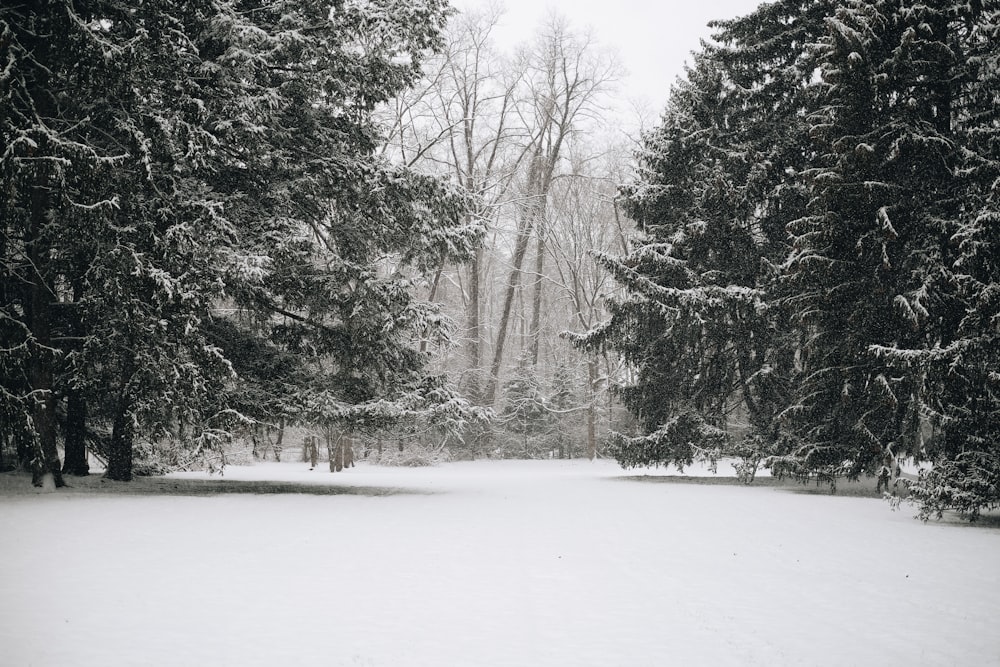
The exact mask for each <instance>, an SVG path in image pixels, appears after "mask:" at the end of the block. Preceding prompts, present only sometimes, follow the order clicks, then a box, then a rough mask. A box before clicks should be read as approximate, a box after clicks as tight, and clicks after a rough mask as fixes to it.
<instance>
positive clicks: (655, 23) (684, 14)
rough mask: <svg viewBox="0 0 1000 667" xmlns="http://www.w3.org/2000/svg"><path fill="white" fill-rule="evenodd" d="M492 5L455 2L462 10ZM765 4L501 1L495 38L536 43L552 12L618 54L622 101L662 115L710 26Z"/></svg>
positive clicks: (726, 0) (737, 0)
mask: <svg viewBox="0 0 1000 667" xmlns="http://www.w3.org/2000/svg"><path fill="white" fill-rule="evenodd" d="M487 2H488V0H451V3H452V5H453V6H454V7H456V8H458V9H459V10H462V9H466V8H473V7H480V6H485V5H486V3H487ZM760 3H761V0H693V1H692V0H659V1H656V0H502V2H501V4H502V6H504V7H505V8H506V14H505V15H504V18H503V19H502V22H501V24H500V26H498V30H497V32H496V36H497V41H498V43H499V45H500V46H501V48H502V49H504V50H507V49H509V48H513V47H514V46H515V45H517V44H519V43H521V42H524V41H527V40H528V39H530V38H531V36H532V35H533V33H534V31H535V30H536V28H537V27H538V26H539V24H540V22H541V20H542V19H543V18H544V17H545V16H546V15H547V13H548V12H549V11H551V10H555V11H556V12H557V13H558V14H561V15H562V16H565V17H566V18H567V19H569V21H570V24H571V25H572V26H573V27H574V28H575V29H579V30H585V29H587V28H592V29H593V34H594V35H595V36H596V38H597V40H598V42H599V43H600V44H602V45H604V46H606V47H609V48H611V49H612V50H614V51H616V52H617V53H618V57H619V59H620V61H621V63H622V65H623V66H624V67H625V69H626V70H627V71H628V75H627V76H626V77H625V79H623V80H622V82H621V95H622V96H623V99H627V100H635V101H638V102H643V103H645V105H647V106H648V107H650V108H651V110H652V111H653V113H654V114H655V115H657V116H658V115H659V112H660V111H661V110H662V108H663V106H664V104H665V103H666V101H667V95H668V94H669V92H670V86H671V85H672V84H673V82H674V80H675V79H676V78H677V77H678V76H679V75H680V74H681V73H682V72H683V67H684V62H685V61H686V60H689V59H690V54H691V51H694V50H696V49H698V47H699V40H701V39H704V38H708V37H709V36H710V34H711V31H710V30H709V28H708V27H707V25H706V24H707V23H708V21H710V20H712V19H720V18H732V17H734V16H742V15H744V14H747V13H749V12H751V11H753V10H754V9H756V8H757V6H758V5H759V4H760Z"/></svg>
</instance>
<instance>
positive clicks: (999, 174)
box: [0, 0, 1000, 518]
mask: <svg viewBox="0 0 1000 667" xmlns="http://www.w3.org/2000/svg"><path fill="white" fill-rule="evenodd" d="M500 16H501V10H500V9H499V8H498V7H496V6H484V7H483V8H482V9H480V10H478V11H468V12H463V13H459V12H456V11H455V10H453V9H452V8H450V7H449V5H448V3H447V2H446V0H322V1H321V0H295V1H277V2H274V1H268V2H265V1H263V0H145V1H144V2H141V3H131V2H123V1H121V0H37V1H36V2H13V3H5V4H4V6H3V7H2V8H0V174H2V176H0V179H2V180H0V183H2V188H3V194H2V197H0V229H2V233H0V234H2V235H0V468H3V469H15V468H16V469H20V470H30V471H31V472H32V478H33V481H34V483H35V484H41V483H42V480H43V479H44V478H46V476H51V479H52V480H53V481H54V484H55V485H56V486H57V487H61V486H63V485H65V484H66V477H67V476H72V475H87V474H88V473H89V471H90V461H91V460H94V459H96V460H98V461H100V462H101V464H102V466H103V467H104V468H105V470H106V472H105V476H106V477H107V478H108V479H110V480H116V481H128V480H131V479H132V477H133V475H136V474H139V473H141V472H147V471H150V470H154V471H155V470H176V469H189V468H192V467H209V468H217V467H221V466H223V465H225V463H226V461H227V455H228V454H229V453H230V452H231V451H232V448H233V447H234V445H235V443H252V446H253V449H254V453H255V454H260V453H263V452H265V451H271V452H272V454H273V455H274V456H279V455H280V452H281V450H282V447H283V446H288V444H289V441H290V440H291V438H292V435H291V434H292V433H295V434H296V436H295V437H300V436H301V434H303V433H305V434H307V435H306V436H305V437H306V438H309V439H310V440H309V441H308V442H309V443H311V446H313V447H316V446H317V443H322V444H323V446H324V448H325V453H326V457H327V458H328V459H329V462H330V469H331V470H340V469H342V468H343V467H345V466H349V465H350V463H351V460H352V459H353V458H354V457H356V456H358V457H360V456H364V455H367V456H370V457H380V456H381V457H388V456H389V454H390V453H395V454H397V455H398V454H402V453H404V452H408V453H410V454H411V455H413V456H416V457H417V458H421V457H422V458H425V459H433V458H435V457H442V456H447V457H450V458H453V459H476V458H548V457H559V458H564V457H566V458H570V457H589V458H594V457H596V456H601V457H604V456H606V457H611V458H614V459H616V460H617V461H618V462H619V463H620V464H621V465H622V466H625V467H640V466H647V465H667V464H670V465H675V466H678V467H684V466H690V465H692V464H694V463H695V462H701V463H704V462H708V463H710V464H714V463H716V462H718V461H720V460H723V459H731V460H735V461H737V462H738V464H737V465H738V470H739V472H740V475H741V477H742V478H743V479H744V480H745V481H747V482H752V481H753V479H754V476H755V475H756V474H757V473H758V472H759V471H761V470H768V471H770V473H771V474H773V475H776V476H787V477H792V478H796V479H801V480H820V481H821V482H825V483H829V484H830V485H831V487H835V485H836V482H837V480H843V479H847V480H854V479H857V478H859V477H862V476H874V477H876V478H877V479H878V487H879V490H886V491H887V492H888V491H891V492H892V493H900V494H904V495H907V496H908V497H909V498H910V499H911V500H913V501H914V502H916V503H917V505H918V507H919V508H920V512H921V514H922V516H924V517H925V518H926V517H930V516H935V515H936V516H941V514H942V513H943V512H945V511H950V510H956V511H958V512H959V513H961V514H962V515H963V516H965V517H967V518H975V517H977V516H978V515H979V514H980V513H981V512H983V511H984V510H990V509H995V508H997V507H1000V47H998V46H997V45H998V44H1000V3H998V2H996V1H995V0H975V1H973V2H967V1H964V2H958V1H957V0H942V1H941V2H938V3H922V2H915V1H913V0H870V1H865V2H862V1H859V0H774V1H771V2H765V3H763V4H761V5H760V7H759V8H758V9H757V10H756V11H754V12H752V13H750V14H748V15H746V16H743V17H740V18H725V17H720V20H719V21H717V22H715V23H713V24H712V26H711V27H712V31H713V37H712V39H711V40H709V41H705V42H703V44H702V47H701V49H700V50H699V51H697V52H696V53H694V54H692V57H691V60H690V61H689V63H688V67H687V69H686V73H685V75H684V76H683V77H681V78H679V79H678V80H677V82H676V83H675V85H674V87H673V88H672V89H671V90H670V91H669V99H668V102H667V104H666V107H665V108H664V109H662V110H657V113H658V114H659V115H658V118H657V119H656V120H655V122H651V123H649V124H648V126H646V127H643V128H641V129H640V130H637V131H635V132H631V131H627V132H622V131H615V130H616V128H620V127H622V126H625V125H628V122H629V121H627V120H626V119H624V118H621V117H618V114H620V113H621V111H620V108H619V107H618V106H616V105H615V104H613V103H612V100H613V99H614V95H615V84H616V81H617V79H618V78H619V77H620V76H621V68H620V65H619V64H618V62H617V61H616V59H615V56H614V54H613V53H612V52H609V51H607V50H605V49H603V48H602V47H601V45H600V44H599V42H597V41H596V40H595V39H594V38H593V37H592V35H591V34H589V33H587V32H586V31H583V30H581V29H580V28H578V27H577V26H574V25H573V24H572V22H571V21H569V20H568V19H566V18H562V17H559V16H556V15H552V16H551V17H550V19H549V20H547V21H546V22H544V23H543V24H542V25H540V26H538V29H537V31H536V33H535V37H534V38H533V39H532V40H531V41H530V42H528V43H526V44H524V45H523V46H522V47H520V48H519V49H517V50H516V51H515V52H505V51H503V50H501V49H500V48H499V47H498V46H497V44H496V42H495V40H494V30H495V28H496V26H497V24H498V21H499V20H500ZM907 461H909V462H915V463H917V464H920V466H921V470H920V474H919V476H916V477H914V478H913V479H903V478H900V476H899V470H900V464H901V462H907Z"/></svg>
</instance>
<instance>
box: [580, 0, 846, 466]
mask: <svg viewBox="0 0 1000 667" xmlns="http://www.w3.org/2000/svg"><path fill="white" fill-rule="evenodd" d="M826 5H828V3H803V2H780V3H773V4H770V5H763V6H762V7H761V9H760V10H758V11H757V12H755V13H754V14H752V15H750V16H747V17H744V18H742V19H736V20H733V21H727V22H719V23H717V24H716V27H717V28H718V29H719V32H718V34H717V36H716V39H717V40H718V44H717V45H711V46H706V47H705V48H704V49H703V52H702V53H701V54H698V55H697V56H696V60H695V66H694V67H693V68H691V69H690V70H689V71H688V75H687V79H686V80H683V81H681V82H679V83H678V85H677V87H675V89H674V90H673V92H672V95H671V98H670V102H669V103H668V107H667V111H666V113H665V115H664V117H663V122H662V125H661V126H660V127H659V128H657V129H656V130H655V131H654V132H652V133H650V134H649V135H647V136H646V137H645V140H644V145H643V149H642V151H641V152H640V153H639V156H638V157H639V160H640V171H639V174H638V179H637V182H636V183H634V184H632V185H629V186H627V187H626V188H624V189H623V195H624V204H625V209H626V211H627V212H628V213H629V214H630V215H631V216H632V217H633V218H635V219H636V220H637V222H638V223H639V226H640V228H641V229H642V230H643V231H644V232H645V234H646V238H645V240H644V241H643V242H641V243H640V244H639V246H638V248H637V249H636V250H635V251H633V252H632V253H631V255H629V256H627V257H625V258H620V259H619V258H610V257H605V258H604V261H605V262H606V263H607V265H608V266H609V268H610V269H611V270H612V272H613V273H614V274H615V277H616V279H617V280H618V281H619V282H620V283H621V284H622V285H623V286H624V287H625V289H626V290H627V292H628V294H629V296H628V298H626V299H625V300H612V301H611V302H610V309H611V312H612V317H611V319H610V321H609V322H608V323H607V324H605V325H603V326H602V327H599V328H598V329H596V330H595V331H593V332H591V334H590V335H589V336H588V337H586V338H584V339H581V340H579V341H578V342H580V343H582V344H584V345H588V346H595V345H608V346H611V347H613V348H615V349H618V350H619V351H621V352H622V354H623V355H624V357H625V359H626V360H627V361H628V362H629V363H630V364H632V365H633V366H634V367H635V368H636V371H637V373H636V377H637V382H636V383H635V384H633V385H631V386H628V387H623V388H621V389H620V392H621V395H622V398H623V401H624V403H625V405H626V406H627V407H628V408H629V409H630V410H631V411H632V412H634V413H635V414H636V415H637V416H638V417H639V418H640V422H641V425H642V428H643V429H644V430H645V432H646V433H647V435H644V436H640V437H635V438H625V437H623V436H616V438H617V447H616V456H617V457H618V459H619V461H621V462H622V463H625V464H628V465H642V464H650V463H674V464H677V465H686V464H689V463H690V462H691V461H692V460H693V459H695V458H708V459H714V458H716V457H718V456H720V455H721V454H722V453H724V452H727V453H730V454H734V453H735V454H739V455H743V454H745V453H746V454H748V455H750V456H751V457H757V458H759V457H758V454H760V450H762V449H764V450H766V451H765V452H764V453H774V452H775V451H777V450H778V448H779V447H780V446H781V445H782V443H783V442H784V438H783V437H782V429H781V426H780V422H779V420H778V418H777V417H778V414H779V413H780V411H781V410H782V409H783V408H784V407H785V406H786V404H787V397H788V393H789V390H790V384H791V382H792V378H793V376H794V374H795V367H794V351H795V347H796V342H797V341H796V340H795V337H794V332H793V330H792V328H791V327H790V325H789V316H788V312H787V310H786V308H785V307H784V305H783V304H782V303H781V302H779V301H778V299H776V298H775V285H776V281H777V278H778V276H779V273H780V265H781V263H782V261H783V259H784V256H785V254H786V252H787V244H786V231H785V226H786V224H787V223H788V222H789V221H791V220H794V219H796V218H797V217H799V216H801V214H802V212H803V210H804V206H805V203H806V201H807V199H808V193H807V192H806V188H805V185H804V184H803V183H802V181H801V178H800V177H799V173H800V172H801V171H802V170H803V169H804V167H805V165H806V164H807V160H808V159H809V156H810V151H809V148H808V143H809V142H808V136H807V133H806V132H807V127H806V123H805V120H804V115H805V110H807V109H808V108H809V107H810V104H811V103H812V99H813V93H812V88H811V86H810V78H811V73H812V68H813V67H812V64H811V61H810V57H809V56H810V54H809V53H808V52H807V51H806V48H805V47H806V45H807V44H808V43H809V42H810V41H811V39H812V37H813V36H814V35H817V34H819V32H820V31H821V27H822V23H821V21H819V20H818V17H821V16H822V14H823V7H825V6H826ZM734 412H735V413H736V414H738V415H745V416H746V418H747V420H748V421H749V428H747V429H742V430H741V431H734V429H732V424H731V422H732V421H733V420H732V418H731V415H732V414H734Z"/></svg>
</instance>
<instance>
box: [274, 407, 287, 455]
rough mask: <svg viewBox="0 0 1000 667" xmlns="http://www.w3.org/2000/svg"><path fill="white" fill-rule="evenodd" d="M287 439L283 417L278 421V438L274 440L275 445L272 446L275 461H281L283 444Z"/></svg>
mask: <svg viewBox="0 0 1000 667" xmlns="http://www.w3.org/2000/svg"><path fill="white" fill-rule="evenodd" d="M284 439H285V418H284V417H282V418H281V419H279V420H278V436H277V438H275V440H274V444H273V445H271V449H272V450H274V460H275V461H279V462H280V461H281V447H282V445H281V443H282V441H283V440H284Z"/></svg>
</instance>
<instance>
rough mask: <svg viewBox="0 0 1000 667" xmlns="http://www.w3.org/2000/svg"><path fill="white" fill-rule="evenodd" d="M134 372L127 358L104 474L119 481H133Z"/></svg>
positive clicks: (116, 402)
mask: <svg viewBox="0 0 1000 667" xmlns="http://www.w3.org/2000/svg"><path fill="white" fill-rule="evenodd" d="M134 372H135V371H134V369H133V362H132V360H130V359H129V360H126V361H125V363H124V368H122V377H121V382H120V384H119V387H118V396H117V398H116V400H115V408H114V421H113V426H112V428H111V442H110V443H109V444H108V469H107V471H106V472H105V473H104V476H105V477H107V478H108V479H113V480H115V481H118V482H130V481H132V445H133V442H134V440H135V433H134V429H133V428H132V397H131V395H130V392H129V388H128V385H129V383H130V381H131V379H132V375H133V374H134Z"/></svg>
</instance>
